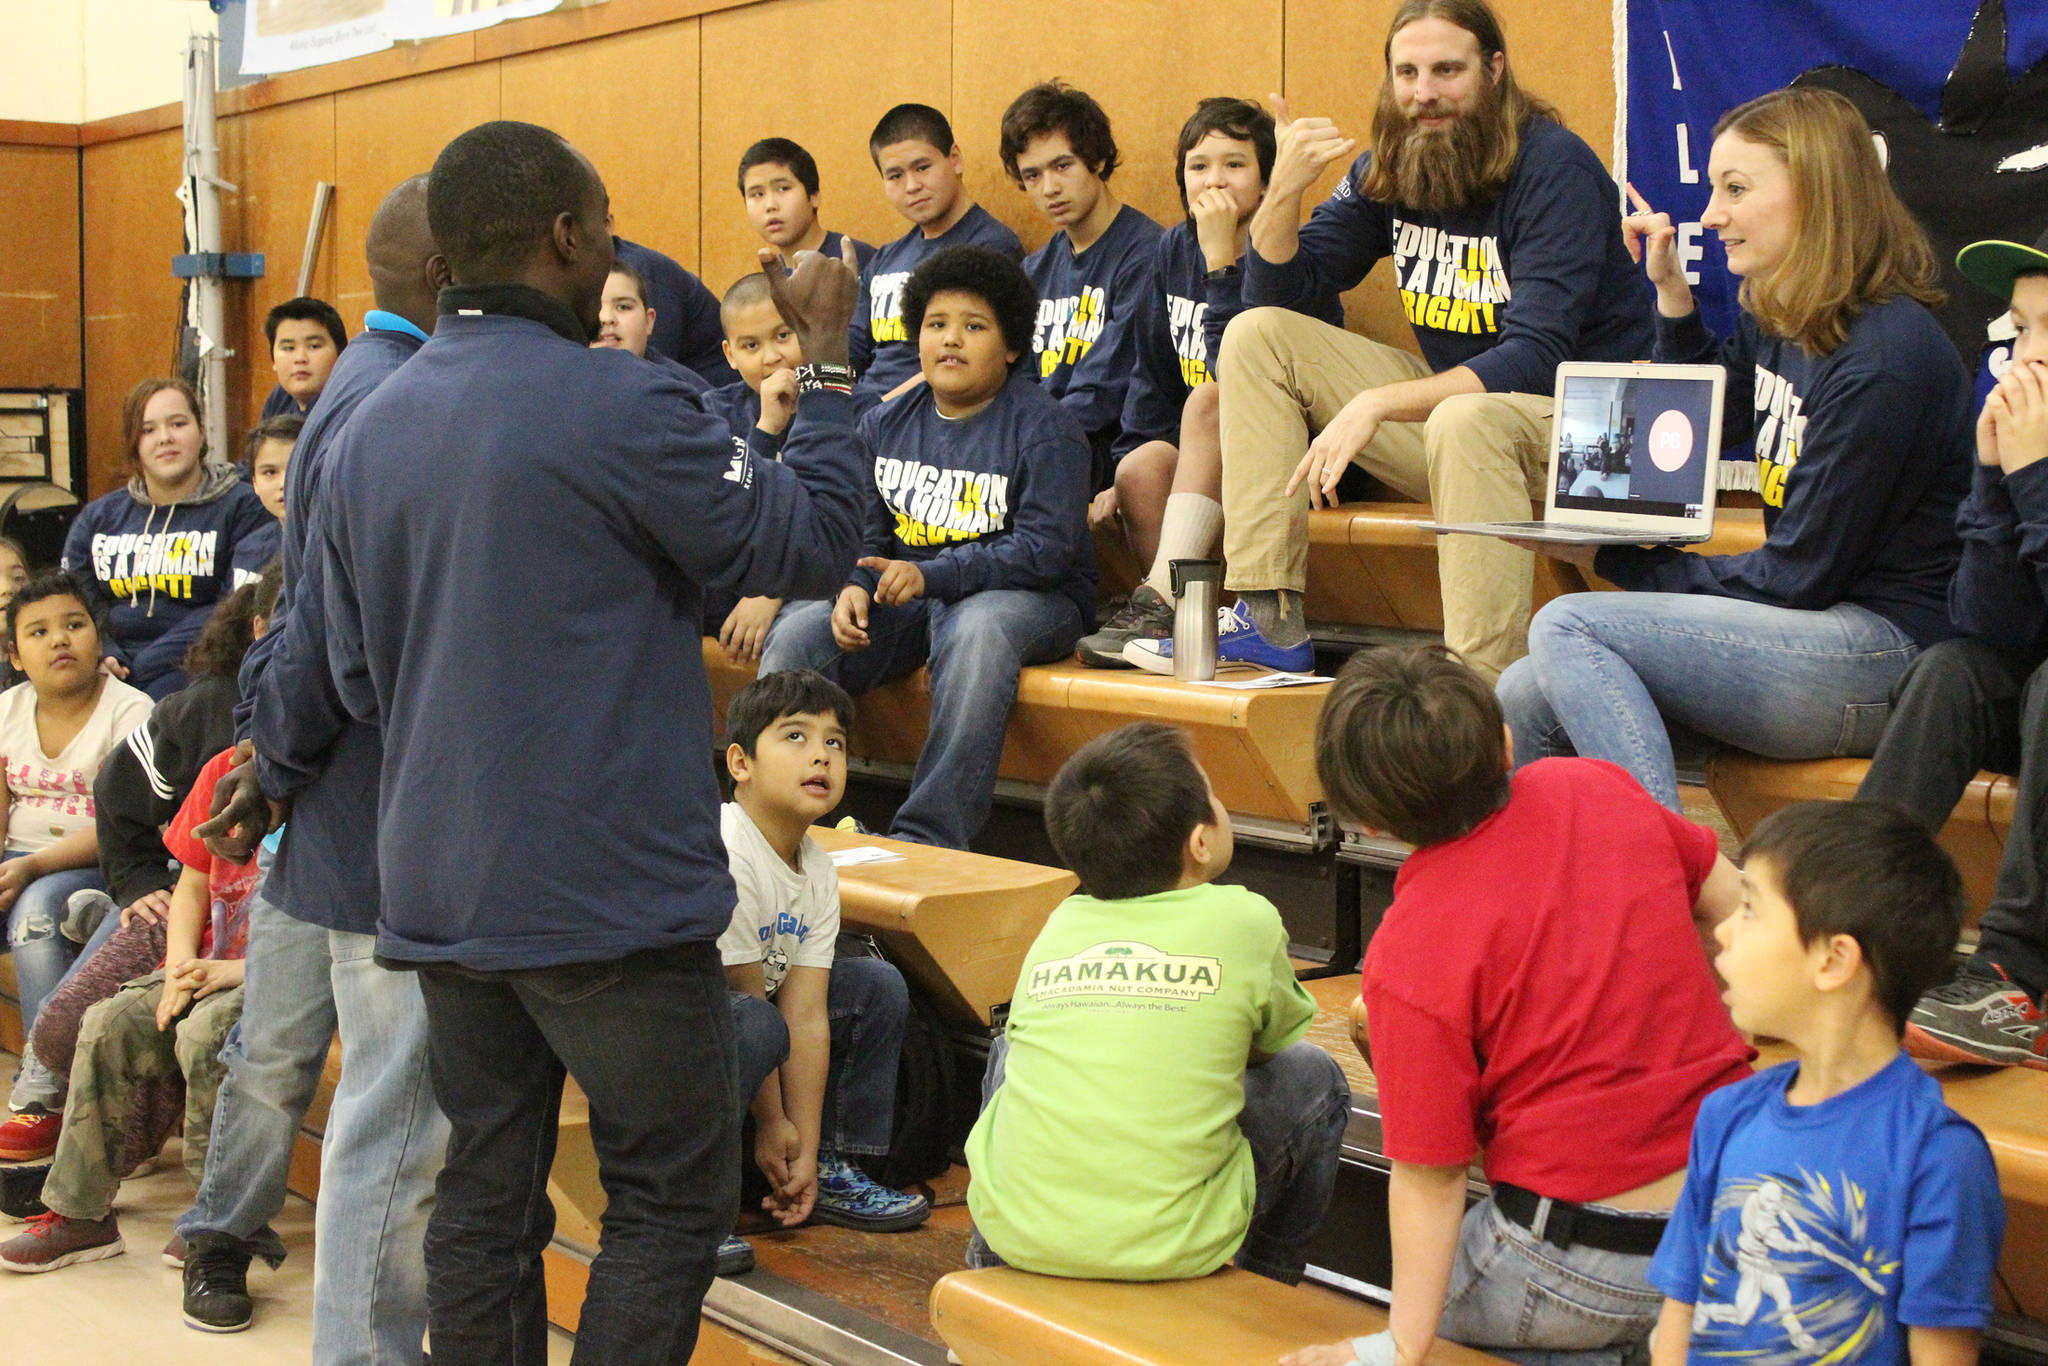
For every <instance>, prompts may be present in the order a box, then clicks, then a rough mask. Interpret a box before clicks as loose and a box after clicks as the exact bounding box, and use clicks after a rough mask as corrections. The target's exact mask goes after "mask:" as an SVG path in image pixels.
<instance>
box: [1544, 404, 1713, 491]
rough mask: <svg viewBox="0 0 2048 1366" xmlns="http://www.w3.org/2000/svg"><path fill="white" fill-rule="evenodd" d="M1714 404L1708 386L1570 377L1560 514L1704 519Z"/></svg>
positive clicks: (1559, 479) (1563, 436) (1560, 454)
mask: <svg viewBox="0 0 2048 1366" xmlns="http://www.w3.org/2000/svg"><path fill="white" fill-rule="evenodd" d="M1713 402H1714V386H1713V384H1712V383H1711V382H1710V381H1706V380H1696V379H1650V378H1636V377H1634V376H1626V377H1624V376H1614V377H1606V376H1598V377H1596V376H1589V375H1572V376H1568V377H1567V378H1566V379H1565V380H1564V383H1563V386H1562V387H1561V388H1560V389H1559V391H1558V403H1559V405H1560V406H1561V408H1562V409H1563V415H1562V421H1561V423H1560V427H1561V429H1562V430H1561V435H1560V437H1559V441H1560V446H1559V450H1558V460H1557V506H1558V507H1560V508H1571V509H1575V510H1580V511H1586V512H1629V513H1636V514H1639V515H1643V516H1652V517H1691V516H1697V515H1698V513H1699V510H1700V505H1701V503H1702V502H1704V501H1705V496H1706V485H1707V480H1706V467H1707V454H1708V452H1707V432H1708V428H1709V425H1710V420H1711V417H1712V408H1713Z"/></svg>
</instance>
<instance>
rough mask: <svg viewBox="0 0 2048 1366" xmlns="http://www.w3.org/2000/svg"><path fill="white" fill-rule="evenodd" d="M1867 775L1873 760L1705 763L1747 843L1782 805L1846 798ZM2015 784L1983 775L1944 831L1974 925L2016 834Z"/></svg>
mask: <svg viewBox="0 0 2048 1366" xmlns="http://www.w3.org/2000/svg"><path fill="white" fill-rule="evenodd" d="M1869 771H1870V761H1869V760H1868V759H1813V760H1808V761H1802V762H1788V761H1786V760H1782V759H1764V758H1759V757H1758V756H1756V755H1754V754H1745V753H1743V752H1742V751H1740V750H1724V751H1722V752H1721V753H1720V754H1718V755H1716V756H1715V757H1714V758H1713V759H1712V760H1710V761H1709V762H1708V764H1707V789H1708V790H1709V791H1711V792H1712V793H1713V794H1714V800H1715V801H1717V802H1719V803H1720V805H1721V810H1722V811H1723V812H1725V813H1726V814H1727V817H1728V823H1729V824H1730V825H1732V826H1734V827H1735V832H1736V834H1738V835H1741V836H1742V837H1743V838H1745V839H1747V838H1748V837H1749V832H1750V831H1751V830H1753V829H1755V828H1756V825H1757V823H1758V822H1759V821H1761V820H1763V818H1764V817H1766V816H1768V815H1770V814H1771V813H1772V812H1773V811H1776V810H1777V809H1778V808H1779V807H1781V806H1789V805H1791V804H1792V803H1794V802H1803V801H1823V800H1824V801H1849V800H1850V799H1852V798H1853V797H1855V795H1856V789H1857V788H1858V787H1859V786H1861V785H1862V782H1863V776H1864V775H1865V774H1866V773H1868V772H1869ZM2013 796H2014V789H2013V780H2012V779H2011V778H2008V777H2006V776H2005V775H2004V774H2002V773H1979V774H1978V775H1977V776H1976V778H1975V779H1974V780H1972V781H1971V783H1970V786H1969V787H1968V788H1967V789H1965V791H1964V792H1963V796H1962V800H1961V801H1959V802H1957V803H1956V809H1955V811H1954V813H1953V814H1951V815H1950V816H1949V818H1948V824H1947V825H1945V826H1943V827H1942V831H1941V845H1942V848H1944V849H1946V850H1948V852H1949V855H1950V856H1951V857H1952V858H1954V859H1955V861H1956V866H1957V867H1958V868H1960V869H1961V870H1962V874H1963V885H1964V887H1965V888H1967V889H1968V892H1969V897H1970V923H1971V924H1972V925H1975V924H1976V920H1977V916H1978V915H1979V914H1981V913H1982V911H1983V909H1984V907H1985V905H1986V904H1988V903H1989V902H1990V900H1991V889H1992V884H1993V883H1994V882H1995V881H1996V880H1997V877H1998V858H1999V854H2000V852H2001V851H2002V850H2003V849H2004V848H2005V836H2006V832H2007V831H2009V830H2011V829H2012V808H2013Z"/></svg>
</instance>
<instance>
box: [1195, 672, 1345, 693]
mask: <svg viewBox="0 0 2048 1366" xmlns="http://www.w3.org/2000/svg"><path fill="white" fill-rule="evenodd" d="M1193 681H1194V682H1195V686H1196V687H1199V688H1233V689H1236V690H1237V691H1239V692H1249V691H1251V690H1252V689H1255V688H1302V687H1306V686H1308V685H1309V684H1311V683H1334V682H1336V680H1335V679H1333V678H1325V677H1324V676H1323V675H1321V674H1287V673H1270V674H1261V675H1260V676H1259V677H1257V678H1204V679H1199V680H1193Z"/></svg>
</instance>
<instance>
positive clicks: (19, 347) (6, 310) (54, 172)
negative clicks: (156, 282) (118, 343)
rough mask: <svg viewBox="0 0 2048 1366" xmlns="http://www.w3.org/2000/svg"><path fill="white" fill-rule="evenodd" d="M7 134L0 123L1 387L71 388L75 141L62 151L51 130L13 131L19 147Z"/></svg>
mask: <svg viewBox="0 0 2048 1366" xmlns="http://www.w3.org/2000/svg"><path fill="white" fill-rule="evenodd" d="M9 127H10V125H5V124H0V385H5V386H7V387H9V388H41V387H43V386H46V385H57V386H63V387H74V386H76V385H78V384H80V383H82V382H83V381H82V379H81V371H80V356H81V352H80V346H79V336H78V324H79V298H78V145H77V139H76V137H75V136H74V137H73V138H72V139H71V141H70V144H69V145H65V144H64V142H63V141H62V140H61V139H60V138H59V137H57V136H54V135H53V133H54V131H55V130H54V129H47V128H44V127H42V126H37V125H20V124H16V125H11V127H12V128H13V129H14V136H15V137H17V138H19V139H21V141H18V142H11V141H9V140H8V138H7V132H8V129H9ZM56 127H57V128H61V127H62V125H57V126H56ZM31 137H34V138H37V139H39V140H38V141H35V142H30V141H28V139H29V138H31Z"/></svg>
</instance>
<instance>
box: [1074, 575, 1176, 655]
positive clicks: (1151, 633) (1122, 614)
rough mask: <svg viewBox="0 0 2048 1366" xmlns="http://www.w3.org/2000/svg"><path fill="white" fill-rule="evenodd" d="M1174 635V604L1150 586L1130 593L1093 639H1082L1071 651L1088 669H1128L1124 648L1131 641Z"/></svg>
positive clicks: (1146, 584) (1142, 586) (1140, 586)
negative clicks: (1119, 608) (1128, 597)
mask: <svg viewBox="0 0 2048 1366" xmlns="http://www.w3.org/2000/svg"><path fill="white" fill-rule="evenodd" d="M1172 634H1173V604H1172V603H1170V602H1168V601H1167V600H1166V599H1165V598H1164V597H1163V596H1161V594H1160V592H1159V590H1158V589H1156V588H1154V587H1153V586H1152V585H1151V584H1149V583H1141V584H1139V585H1138V586H1137V588H1136V589H1134V590H1133V591H1132V593H1131V596H1130V600H1129V601H1128V602H1126V603H1124V605H1123V609H1122V610H1121V611H1119V612H1118V613H1117V614H1116V615H1115V616H1113V617H1111V618H1110V619H1109V620H1108V621H1106V622H1104V623H1103V625H1102V629H1101V630H1100V631H1097V632H1096V633H1095V634H1094V635H1092V636H1083V637H1081V643H1080V644H1079V645H1078V646H1076V647H1075V650H1074V652H1075V653H1076V654H1078V655H1079V656H1080V657H1081V662H1082V663H1083V664H1086V665H1087V666H1088V667H1089V668H1091V669H1128V668H1130V667H1131V665H1130V663H1129V661H1127V660H1126V659H1125V658H1124V646H1126V645H1128V644H1130V643H1131V642H1132V641H1134V640H1154V639H1157V638H1159V637H1161V636H1170V635H1172Z"/></svg>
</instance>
